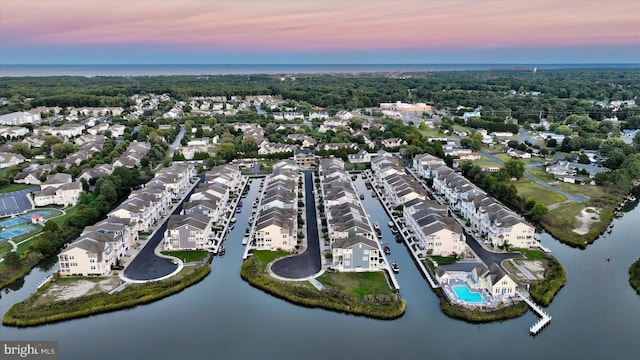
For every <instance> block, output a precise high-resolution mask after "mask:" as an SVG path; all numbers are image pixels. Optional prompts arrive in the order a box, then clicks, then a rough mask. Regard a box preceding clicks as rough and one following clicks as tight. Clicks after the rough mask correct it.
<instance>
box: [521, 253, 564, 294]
mask: <svg viewBox="0 0 640 360" xmlns="http://www.w3.org/2000/svg"><path fill="white" fill-rule="evenodd" d="M545 260H546V261H547V266H548V267H547V269H546V270H545V272H544V280H538V281H534V282H531V284H530V287H529V295H531V298H532V299H533V301H535V302H536V303H538V304H540V305H542V306H548V305H549V304H551V301H553V298H554V297H555V296H556V294H557V293H558V291H560V289H562V287H563V286H564V284H565V283H566V282H567V272H566V271H565V269H564V266H562V264H560V262H559V261H558V259H556V258H555V257H553V256H550V255H548V256H547V257H546V259H545Z"/></svg>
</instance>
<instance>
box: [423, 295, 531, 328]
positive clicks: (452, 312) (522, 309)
mask: <svg viewBox="0 0 640 360" xmlns="http://www.w3.org/2000/svg"><path fill="white" fill-rule="evenodd" d="M434 291H435V292H436V294H437V295H438V297H439V298H440V310H442V312H443V313H444V314H445V315H447V316H448V317H450V318H452V319H458V320H464V321H466V322H469V323H474V324H481V323H488V322H493V321H501V320H509V319H515V318H517V317H520V316H522V315H524V314H525V313H526V312H527V311H528V310H529V306H528V305H527V304H526V303H525V302H524V301H518V302H516V303H514V304H512V305H509V306H505V307H501V308H498V309H495V310H478V309H470V308H466V307H463V306H459V305H455V304H451V303H450V302H449V301H448V300H447V299H446V296H445V295H444V294H443V293H442V289H434Z"/></svg>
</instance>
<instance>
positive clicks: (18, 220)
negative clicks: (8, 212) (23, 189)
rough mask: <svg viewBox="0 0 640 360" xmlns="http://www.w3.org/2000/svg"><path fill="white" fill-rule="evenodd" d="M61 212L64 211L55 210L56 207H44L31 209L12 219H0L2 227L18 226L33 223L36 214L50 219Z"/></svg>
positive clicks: (0, 226)
mask: <svg viewBox="0 0 640 360" xmlns="http://www.w3.org/2000/svg"><path fill="white" fill-rule="evenodd" d="M61 214H62V211H60V210H55V209H42V210H36V211H29V212H28V213H26V214H22V215H19V216H15V217H12V218H10V219H5V220H0V228H8V227H11V226H16V225H20V224H28V223H31V218H32V217H33V216H35V215H40V216H42V217H44V218H47V219H48V218H52V217H54V216H56V215H61Z"/></svg>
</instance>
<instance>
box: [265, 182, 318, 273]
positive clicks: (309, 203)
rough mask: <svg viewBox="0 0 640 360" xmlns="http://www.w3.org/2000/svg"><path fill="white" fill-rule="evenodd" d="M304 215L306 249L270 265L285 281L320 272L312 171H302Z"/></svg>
mask: <svg viewBox="0 0 640 360" xmlns="http://www.w3.org/2000/svg"><path fill="white" fill-rule="evenodd" d="M303 173H304V185H305V186H304V189H305V211H306V212H305V214H306V219H305V221H306V225H307V249H306V250H305V251H304V252H303V253H302V254H300V255H296V256H291V257H287V258H284V259H280V260H278V261H276V262H275V263H273V265H271V271H272V272H273V273H274V274H276V275H278V276H280V277H283V278H287V279H304V278H307V277H309V276H312V275H315V274H317V273H318V272H320V269H321V268H322V262H321V258H320V256H321V255H320V240H319V237H318V219H317V217H316V205H315V204H316V202H315V196H314V194H313V177H312V174H313V172H312V170H304V171H303Z"/></svg>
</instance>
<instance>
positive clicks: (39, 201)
mask: <svg viewBox="0 0 640 360" xmlns="http://www.w3.org/2000/svg"><path fill="white" fill-rule="evenodd" d="M45 183H46V182H45ZM45 183H42V184H41V185H40V186H41V188H42V189H43V190H40V191H36V192H34V193H33V202H34V204H35V205H36V206H48V205H60V206H65V207H66V206H75V205H76V204H77V203H78V200H80V194H81V193H82V191H83V189H82V184H81V183H80V182H71V183H66V184H62V185H60V186H47V187H44V186H43V185H45Z"/></svg>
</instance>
